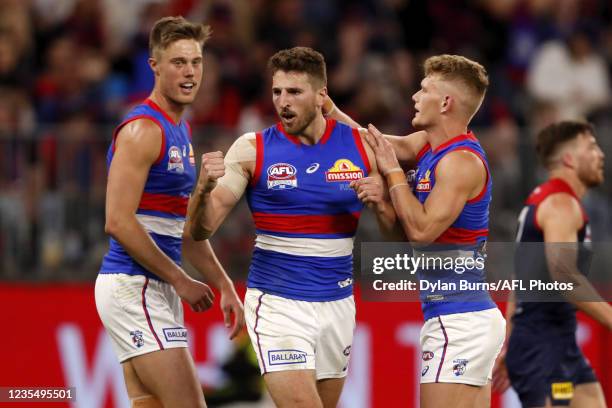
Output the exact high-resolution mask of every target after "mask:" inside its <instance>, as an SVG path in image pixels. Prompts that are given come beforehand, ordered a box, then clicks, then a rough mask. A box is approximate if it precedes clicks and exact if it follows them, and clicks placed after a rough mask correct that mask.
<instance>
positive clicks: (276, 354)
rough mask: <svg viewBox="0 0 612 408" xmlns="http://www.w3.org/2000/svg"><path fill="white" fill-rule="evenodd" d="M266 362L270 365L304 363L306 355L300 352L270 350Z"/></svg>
mask: <svg viewBox="0 0 612 408" xmlns="http://www.w3.org/2000/svg"><path fill="white" fill-rule="evenodd" d="M268 362H269V364H270V365H283V364H299V363H305V362H306V353H305V352H304V351H301V350H270V351H268Z"/></svg>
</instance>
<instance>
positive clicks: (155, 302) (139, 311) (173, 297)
mask: <svg viewBox="0 0 612 408" xmlns="http://www.w3.org/2000/svg"><path fill="white" fill-rule="evenodd" d="M95 293H96V308H97V309H98V315H99V316H100V319H101V320H102V323H103V324H104V327H105V328H106V332H107V333H108V335H109V336H110V338H111V342H112V345H113V349H114V350H115V353H116V354H117V357H118V358H119V362H120V363H122V362H124V361H125V360H128V359H130V358H132V357H135V356H139V355H142V354H146V353H150V352H152V351H157V350H164V349H167V348H173V347H187V330H186V329H185V324H184V319H183V306H182V304H181V299H180V298H179V296H178V295H177V294H176V292H175V291H174V288H173V287H172V285H170V284H169V283H166V282H161V281H157V280H153V279H149V278H147V277H145V276H142V275H136V276H131V275H126V274H122V273H117V274H99V275H98V278H97V279H96V290H95Z"/></svg>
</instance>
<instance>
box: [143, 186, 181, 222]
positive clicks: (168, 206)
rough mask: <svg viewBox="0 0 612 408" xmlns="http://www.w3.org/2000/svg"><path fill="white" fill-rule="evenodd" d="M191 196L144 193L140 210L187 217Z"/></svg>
mask: <svg viewBox="0 0 612 408" xmlns="http://www.w3.org/2000/svg"><path fill="white" fill-rule="evenodd" d="M188 202H189V198H187V197H177V196H171V195H167V194H154V193H146V192H145V193H142V198H141V199H140V204H138V209H139V210H149V211H161V212H165V213H169V214H175V215H179V216H181V217H185V216H186V215H187V203H188Z"/></svg>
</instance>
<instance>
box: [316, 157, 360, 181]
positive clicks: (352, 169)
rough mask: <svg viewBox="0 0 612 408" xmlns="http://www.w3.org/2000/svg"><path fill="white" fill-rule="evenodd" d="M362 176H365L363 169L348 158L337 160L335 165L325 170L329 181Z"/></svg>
mask: <svg viewBox="0 0 612 408" xmlns="http://www.w3.org/2000/svg"><path fill="white" fill-rule="evenodd" d="M360 178H363V170H361V169H360V168H359V167H357V166H355V165H354V164H353V162H352V161H350V160H348V159H339V160H336V162H335V163H334V165H333V167H332V168H331V169H329V170H327V171H326V172H325V180H326V181H327V182H328V183H333V182H347V181H353V180H359V179H360Z"/></svg>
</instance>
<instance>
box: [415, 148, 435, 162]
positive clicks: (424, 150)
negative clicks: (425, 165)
mask: <svg viewBox="0 0 612 408" xmlns="http://www.w3.org/2000/svg"><path fill="white" fill-rule="evenodd" d="M429 150H431V145H430V144H429V143H426V144H425V146H423V147H422V148H421V150H419V152H418V153H417V155H416V161H417V163H418V162H419V160H421V158H422V157H423V156H425V153H427V152H428V151H429Z"/></svg>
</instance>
